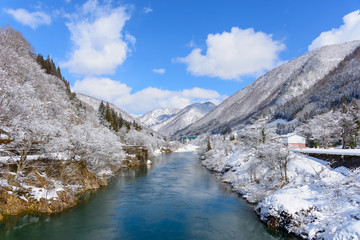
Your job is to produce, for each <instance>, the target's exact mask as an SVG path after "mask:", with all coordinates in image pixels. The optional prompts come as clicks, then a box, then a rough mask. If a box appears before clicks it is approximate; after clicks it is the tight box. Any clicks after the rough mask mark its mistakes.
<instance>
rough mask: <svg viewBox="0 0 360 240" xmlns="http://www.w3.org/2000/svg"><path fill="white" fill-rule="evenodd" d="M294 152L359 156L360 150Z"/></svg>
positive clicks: (314, 149)
mask: <svg viewBox="0 0 360 240" xmlns="http://www.w3.org/2000/svg"><path fill="white" fill-rule="evenodd" d="M294 151H296V152H300V153H320V154H334V155H351V156H360V149H336V148H329V149H324V148H305V149H296V150H294Z"/></svg>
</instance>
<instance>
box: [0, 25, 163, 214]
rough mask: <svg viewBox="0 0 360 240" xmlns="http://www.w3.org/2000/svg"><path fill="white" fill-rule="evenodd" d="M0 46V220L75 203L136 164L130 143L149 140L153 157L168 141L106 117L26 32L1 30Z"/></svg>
mask: <svg viewBox="0 0 360 240" xmlns="http://www.w3.org/2000/svg"><path fill="white" fill-rule="evenodd" d="M0 45H1V48H0V82H1V84H0V218H1V217H2V215H1V214H7V215H12V214H17V213H20V212H22V211H39V212H46V213H51V212H58V211H61V210H63V209H65V208H68V207H71V206H73V205H74V204H75V203H76V201H77V194H79V193H81V192H84V191H87V190H89V189H95V188H99V187H100V186H102V185H106V178H107V177H109V176H111V175H112V174H114V173H115V172H116V171H117V170H118V169H119V168H121V167H126V166H127V165H132V164H135V162H134V161H135V160H136V159H135V158H134V157H133V156H129V155H128V154H126V153H125V152H124V151H123V150H122V149H123V146H124V145H125V144H134V145H144V146H146V147H148V150H149V155H150V156H151V154H152V151H154V150H156V149H160V148H161V147H162V146H164V144H165V142H164V141H163V140H162V139H159V138H156V137H154V136H153V134H150V132H149V131H147V130H146V129H145V130H144V129H142V130H139V128H135V127H133V126H132V125H130V126H129V127H128V128H127V129H124V128H121V129H120V130H118V131H117V132H116V131H114V130H113V129H112V128H110V126H109V124H106V123H101V121H100V119H99V115H98V111H97V108H95V109H96V110H94V109H93V110H91V109H90V108H88V107H87V103H84V102H81V101H80V100H79V99H78V98H77V97H76V95H75V94H74V93H72V92H71V91H70V88H69V84H68V83H67V82H66V81H65V80H64V79H63V78H61V77H60V76H61V73H60V72H61V71H60V68H56V67H55V64H54V63H53V61H52V60H51V59H50V58H48V59H47V60H45V61H43V59H42V58H41V59H42V60H41V62H39V61H37V60H38V59H39V58H38V59H37V57H36V55H35V53H34V51H33V49H32V47H31V45H30V44H29V43H28V42H27V41H26V39H24V38H23V37H22V35H21V33H19V32H16V31H15V30H13V29H12V28H10V27H6V28H1V29H0ZM44 68H45V69H44ZM90 105H91V103H90ZM122 114H123V116H124V117H126V118H129V119H130V117H128V115H127V114H125V113H122ZM131 120H134V119H133V118H131Z"/></svg>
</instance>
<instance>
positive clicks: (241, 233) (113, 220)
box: [0, 153, 287, 240]
mask: <svg viewBox="0 0 360 240" xmlns="http://www.w3.org/2000/svg"><path fill="white" fill-rule="evenodd" d="M0 239H27V240H32V239H36V240H39V239H52V240H53V239H62V240H72V239H76V240H79V239H90V240H92V239H94V240H95V239H96V240H99V239H125V240H126V239H217V240H219V239H247V240H248V239H256V240H261V239H287V237H286V236H284V235H283V234H281V233H276V232H271V231H270V230H268V229H267V228H266V227H265V226H264V225H263V224H262V223H260V222H259V220H258V219H257V217H256V215H255V214H254V212H253V211H252V207H251V206H250V205H248V204H247V203H246V202H245V201H244V200H242V199H241V198H240V197H239V196H237V195H236V194H235V193H233V192H232V191H231V189H230V187H229V186H228V185H226V184H224V183H221V182H219V180H218V179H216V176H214V175H213V174H211V173H209V172H208V171H207V170H206V169H205V168H204V167H202V166H201V165H200V161H199V160H198V158H197V155H196V154H195V153H172V154H166V155H163V156H160V157H159V158H158V160H157V161H156V162H155V164H154V165H152V166H143V167H139V168H136V169H125V170H121V171H120V173H119V174H117V176H115V177H113V178H112V179H111V180H110V182H109V185H108V186H107V187H105V188H103V189H101V190H98V191H95V192H93V193H88V194H86V195H85V196H84V197H83V199H82V200H81V201H80V203H79V204H78V205H77V206H76V207H74V208H72V209H69V210H66V211H65V212H62V213H60V214H55V215H42V214H38V215H23V216H14V217H8V218H6V220H5V221H4V223H2V224H0Z"/></svg>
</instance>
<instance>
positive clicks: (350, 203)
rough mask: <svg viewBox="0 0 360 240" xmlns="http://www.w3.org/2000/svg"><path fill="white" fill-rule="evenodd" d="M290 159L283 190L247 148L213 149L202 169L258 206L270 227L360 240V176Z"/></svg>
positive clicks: (304, 159) (295, 156)
mask: <svg viewBox="0 0 360 240" xmlns="http://www.w3.org/2000/svg"><path fill="white" fill-rule="evenodd" d="M329 151H331V152H336V151H338V150H328V152H329ZM340 152H344V153H345V152H347V153H356V152H360V151H359V150H347V151H340ZM290 158H291V160H290V161H289V163H288V170H287V174H288V178H289V180H288V183H287V184H283V185H276V181H274V178H275V177H276V175H273V176H270V177H269V175H270V174H271V171H268V169H266V167H265V166H266V164H265V165H261V163H260V162H259V159H257V158H256V157H255V155H254V152H253V151H251V149H246V148H244V147H243V146H240V147H239V146H235V148H234V149H233V151H226V153H225V151H224V150H223V149H221V148H219V149H216V150H211V151H209V152H207V153H206V160H204V161H203V165H205V166H206V167H207V168H208V169H211V170H213V171H217V172H219V173H220V175H221V179H222V181H224V182H228V183H230V184H231V185H232V186H233V188H234V190H235V191H237V192H239V193H241V194H242V195H243V197H244V198H246V199H247V200H248V201H250V202H257V203H258V205H257V206H256V208H255V211H256V212H257V214H259V217H260V218H261V220H262V221H264V222H267V223H268V224H269V222H271V221H272V223H273V226H276V227H280V228H284V229H286V230H287V231H288V232H291V233H294V234H296V235H298V236H301V237H303V238H305V239H360V182H359V179H360V177H359V172H360V171H358V170H355V171H349V170H347V169H343V168H338V169H331V168H329V167H328V166H326V164H325V163H324V162H322V161H321V160H320V161H314V158H311V157H308V156H305V155H301V154H299V153H295V152H292V153H290ZM272 172H274V170H272ZM254 178H257V179H258V180H257V181H254ZM274 219H275V220H274Z"/></svg>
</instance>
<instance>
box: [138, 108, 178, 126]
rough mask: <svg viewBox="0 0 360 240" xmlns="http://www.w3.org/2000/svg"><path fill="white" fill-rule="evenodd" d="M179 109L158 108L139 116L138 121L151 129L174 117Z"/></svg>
mask: <svg viewBox="0 0 360 240" xmlns="http://www.w3.org/2000/svg"><path fill="white" fill-rule="evenodd" d="M180 110H181V109H177V108H174V109H171V108H159V109H155V110H153V111H150V112H148V113H145V114H144V115H142V116H140V117H139V118H138V120H139V121H140V122H142V123H144V124H145V125H147V126H149V127H152V126H155V125H158V124H160V123H162V122H164V121H166V120H168V119H169V118H171V117H173V116H175V115H176V114H177V113H178V112H179V111H180Z"/></svg>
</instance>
